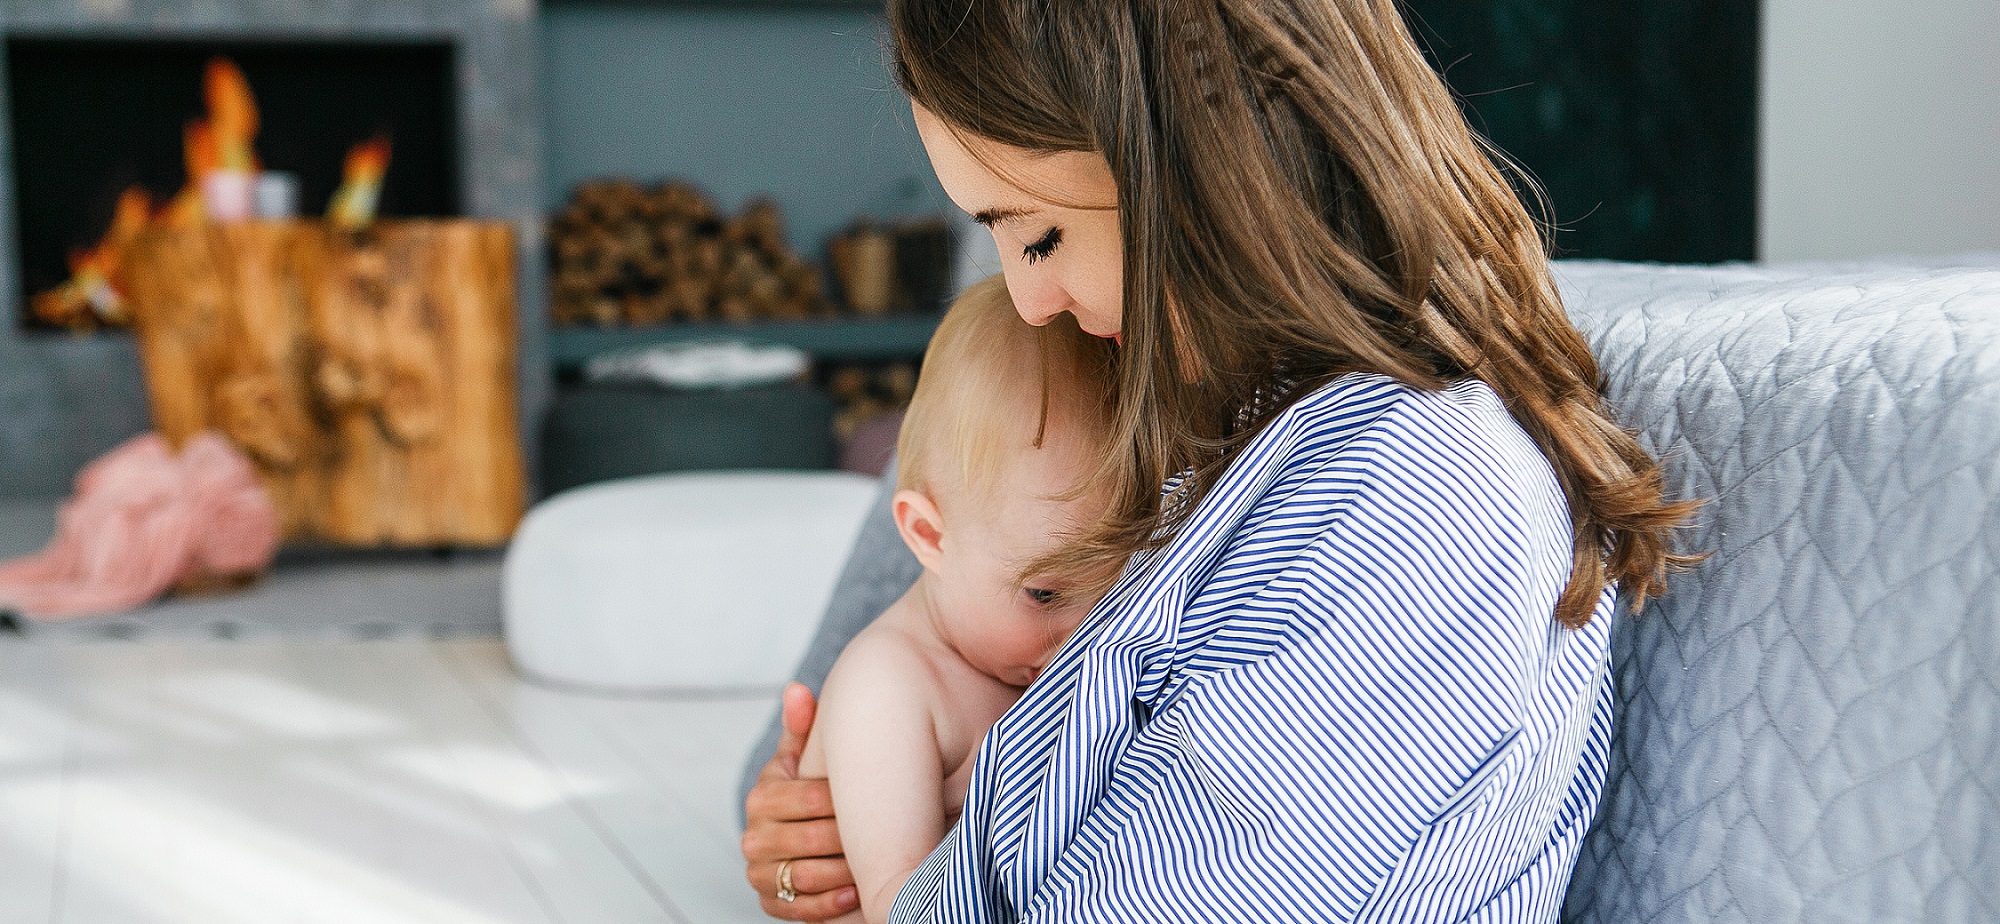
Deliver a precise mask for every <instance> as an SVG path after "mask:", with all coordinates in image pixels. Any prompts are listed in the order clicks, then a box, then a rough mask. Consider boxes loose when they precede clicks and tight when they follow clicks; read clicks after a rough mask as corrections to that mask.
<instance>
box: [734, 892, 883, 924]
mask: <svg viewBox="0 0 2000 924" xmlns="http://www.w3.org/2000/svg"><path fill="white" fill-rule="evenodd" d="M759 897H760V898H761V899H762V900H763V905H764V913H765V914H768V915H770V916H771V917H774V918H777V919H778V920H780V921H829V920H832V919H834V918H837V917H840V916H841V915H843V914H846V913H848V912H850V911H853V910H855V909H856V908H859V907H861V899H860V897H859V896H858V895H856V894H855V892H854V887H853V886H848V887H847V888H844V889H840V890H837V891H834V892H823V893H820V894H818V895H807V894H805V893H803V892H801V893H799V897H798V899H797V900H796V901H789V902H781V901H779V900H778V899H777V898H775V897H773V896H771V895H768V894H766V895H761V896H759Z"/></svg>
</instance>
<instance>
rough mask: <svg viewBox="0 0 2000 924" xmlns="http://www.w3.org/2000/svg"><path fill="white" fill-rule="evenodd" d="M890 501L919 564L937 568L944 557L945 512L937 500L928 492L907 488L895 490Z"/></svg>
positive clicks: (899, 531)
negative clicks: (933, 499) (934, 500)
mask: <svg viewBox="0 0 2000 924" xmlns="http://www.w3.org/2000/svg"><path fill="white" fill-rule="evenodd" d="M889 504H890V510H891V512H892V513H893V514H894V515H895V517H896V532H898V533H900V534H902V537H903V544H904V545H907V546H909V547H910V553H911V554H913V555H915V556H917V563H918V564H920V565H923V566H924V567H925V568H927V569H936V568H937V567H938V565H939V564H941V563H942V562H943V560H944V514H943V513H942V512H940V511H939V510H938V506H937V504H936V503H935V502H933V501H932V500H931V499H930V496H929V495H927V494H924V493H923V492H921V491H913V490H910V489H909V488H904V489H902V490H900V491H897V492H896V496H895V497H893V498H891V499H890V501H889Z"/></svg>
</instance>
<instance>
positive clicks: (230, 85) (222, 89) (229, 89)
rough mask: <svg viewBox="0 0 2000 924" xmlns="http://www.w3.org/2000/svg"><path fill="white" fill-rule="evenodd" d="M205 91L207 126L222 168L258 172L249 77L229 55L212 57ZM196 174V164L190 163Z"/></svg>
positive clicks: (204, 81)
mask: <svg viewBox="0 0 2000 924" xmlns="http://www.w3.org/2000/svg"><path fill="white" fill-rule="evenodd" d="M202 95H203V97H204V98H205V99H206V101H207V103H208V127H209V132H210V136H211V137H212V138H213V142H212V143H213V144H214V145H215V151H214V156H215V158H216V159H215V163H216V165H217V167H218V168H219V169H222V170H241V171H243V172H245V173H255V172H256V171H257V169H258V164H257V152H256V151H253V150H251V149H250V143H251V142H252V141H255V140H256V139H257V100H256V98H255V97H253V96H251V95H250V81H248V80H246V79H244V77H243V71H242V69H241V68H238V67H237V66H236V62H234V61H231V60H229V59H228V58H211V59H209V62H208V69H207V71H206V72H204V73H203V75H202ZM188 166H189V168H190V172H189V177H190V178H193V177H194V174H193V172H192V168H193V166H194V165H193V164H192V163H190V164H189V165H188Z"/></svg>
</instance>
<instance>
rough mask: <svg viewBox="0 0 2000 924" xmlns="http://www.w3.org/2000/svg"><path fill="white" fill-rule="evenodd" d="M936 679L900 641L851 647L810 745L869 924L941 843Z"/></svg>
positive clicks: (880, 637) (859, 641)
mask: <svg viewBox="0 0 2000 924" xmlns="http://www.w3.org/2000/svg"><path fill="white" fill-rule="evenodd" d="M935 678H936V675H935V674H934V673H933V671H932V669H931V667H930V665H928V664H927V663H925V660H924V657H923V655H922V654H921V653H920V652H918V651H917V650H916V649H915V647H914V646H913V645H911V644H910V643H909V641H908V639H907V638H906V637H904V636H902V635H901V634H898V633H895V632H885V631H869V632H865V633H863V634H862V635H861V636H859V637H857V638H855V640H854V642H853V643H852V644H850V645H848V647H847V650H846V651H845V652H843V653H842V654H841V656H840V660H839V662H837V663H836V664H835V665H834V667H833V673H832V674H830V675H829V676H828V677H827V680H826V690H825V693H824V695H823V697H822V699H821V705H820V712H819V717H818V719H817V720H816V721H815V723H814V725H813V732H812V734H813V738H814V739H816V741H815V743H817V744H819V745H820V748H821V752H822V755H823V757H824V759H825V761H826V772H827V778H828V780H829V781H830V782H831V784H832V788H833V806H834V815H835V817H837V818H839V819H840V843H841V846H842V848H843V849H844V850H846V851H847V862H848V864H849V865H850V866H851V867H853V869H854V883H855V886H856V887H857V889H858V891H859V894H860V896H861V911H862V914H863V915H864V916H865V917H866V918H867V919H868V921H869V922H870V924H879V922H882V921H887V920H888V919H889V906H890V905H892V904H894V903H895V901H896V893H897V892H898V891H900V890H901V889H902V887H903V881H904V880H906V879H908V878H910V874H911V873H914V872H916V870H917V867H919V866H921V865H923V862H924V859H925V858H926V857H929V856H930V854H931V851H932V850H935V849H937V845H938V843H939V842H941V841H943V840H944V836H945V832H946V827H947V818H946V815H945V793H944V776H945V768H944V760H943V757H942V756H941V755H940V753H939V751H938V742H937V728H936V725H935V722H934V719H933V718H932V713H931V707H932V704H933V703H934V702H936V700H937V697H938V695H939V692H940V691H939V690H938V687H937V683H936V679H935Z"/></svg>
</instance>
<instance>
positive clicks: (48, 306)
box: [32, 57, 389, 329]
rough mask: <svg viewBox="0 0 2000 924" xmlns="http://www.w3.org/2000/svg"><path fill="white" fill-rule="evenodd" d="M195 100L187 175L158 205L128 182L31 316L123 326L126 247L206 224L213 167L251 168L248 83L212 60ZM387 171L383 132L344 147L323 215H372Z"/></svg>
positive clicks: (186, 144) (252, 110)
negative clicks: (151, 232) (205, 195)
mask: <svg viewBox="0 0 2000 924" xmlns="http://www.w3.org/2000/svg"><path fill="white" fill-rule="evenodd" d="M202 100H203V102H204V104H205V106H206V109H207V117H206V118H202V119H196V120H194V121H192V122H189V123H188V124H187V126H186V128H184V129H183V130H182V132H181V159H182V161H183V163H184V165H185V167H186V170H187V181H186V182H185V184H183V185H182V186H181V189H180V191H179V192H177V193H175V194H174V196H173V198H171V199H169V200H167V202H166V203H165V204H163V205H161V206H159V208H158V209H155V208H154V204H153V197H152V195H151V194H150V193H148V192H147V191H146V190H145V189H144V188H142V187H139V186H133V187H130V188H128V189H126V190H125V192H124V193H123V194H121V195H120V196H119V197H118V207H117V209H116V211H115V213H114V214H113V216H112V219H111V227H110V228H109V229H107V230H106V231H105V233H104V237H103V238H101V239H99V240H98V242H97V244H96V245H94V246H92V247H90V248H88V249H85V250H79V251H77V252H75V253H73V254H71V255H70V259H69V269H70V278H69V281H67V282H65V283H63V284H62V285H59V286H56V287H55V288H53V289H49V290H48V291H46V292H41V293H38V294H37V295H35V297H34V299H33V300H32V308H33V311H34V313H35V316H36V317H39V318H41V319H42V320H43V321H46V322H48V323H50V324H54V325H57V326H61V327H69V328H76V329H82V328H89V327H92V326H95V325H97V324H125V323H129V322H130V320H131V317H130V313H129V312H128V311H127V310H126V306H125V295H124V292H123V290H122V289H121V286H122V285H123V264H124V260H125V254H126V251H127V250H129V249H130V248H131V245H132V242H133V240H134V239H135V238H137V237H138V236H139V234H140V233H141V232H143V231H145V230H147V229H148V228H154V227H157V228H166V229H170V230H185V229H189V228H197V227H200V226H202V225H204V224H206V223H207V222H208V221H209V219H210V217H211V216H210V215H209V210H208V206H207V205H206V204H205V203H204V201H203V199H202V189H203V186H204V183H205V181H206V180H207V178H208V177H210V176H211V175H214V174H216V173H218V172H221V171H235V172H241V173H249V174H254V173H256V172H257V171H259V170H261V169H262V164H261V163H260V162H259V161H258V159H257V151H256V148H255V146H254V145H255V142H256V140H257V129H258V114H257V99H256V97H255V96H253V95H251V93H250V81H249V80H248V79H246V78H245V77H244V76H243V70H242V69H241V68H239V67H237V66H236V62H234V61H231V60H229V59H228V58H221V57H218V58H212V59H210V60H209V62H208V66H207V68H206V69H205V70H204V71H203V72H202ZM388 169H389V138H388V136H387V135H377V136H375V137H374V138H371V139H369V140H367V141H364V142H362V143H360V144H357V145H355V146H354V147H353V148H352V149H351V150H349V151H348V152H347V163H346V167H345V169H344V170H343V172H342V176H341V183H340V189H339V191H337V192H335V193H334V195H333V201H332V203H331V204H329V205H328V206H327V218H328V219H329V220H331V221H332V222H333V223H334V224H336V225H338V226H340V227H342V228H346V229H348V230H359V229H361V228H365V227H367V226H368V224H369V223H370V222H372V221H374V220H375V213H376V208H377V205H378V204H379V203H380V200H381V196H382V177H383V175H384V174H385V173H387V172H388Z"/></svg>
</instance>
